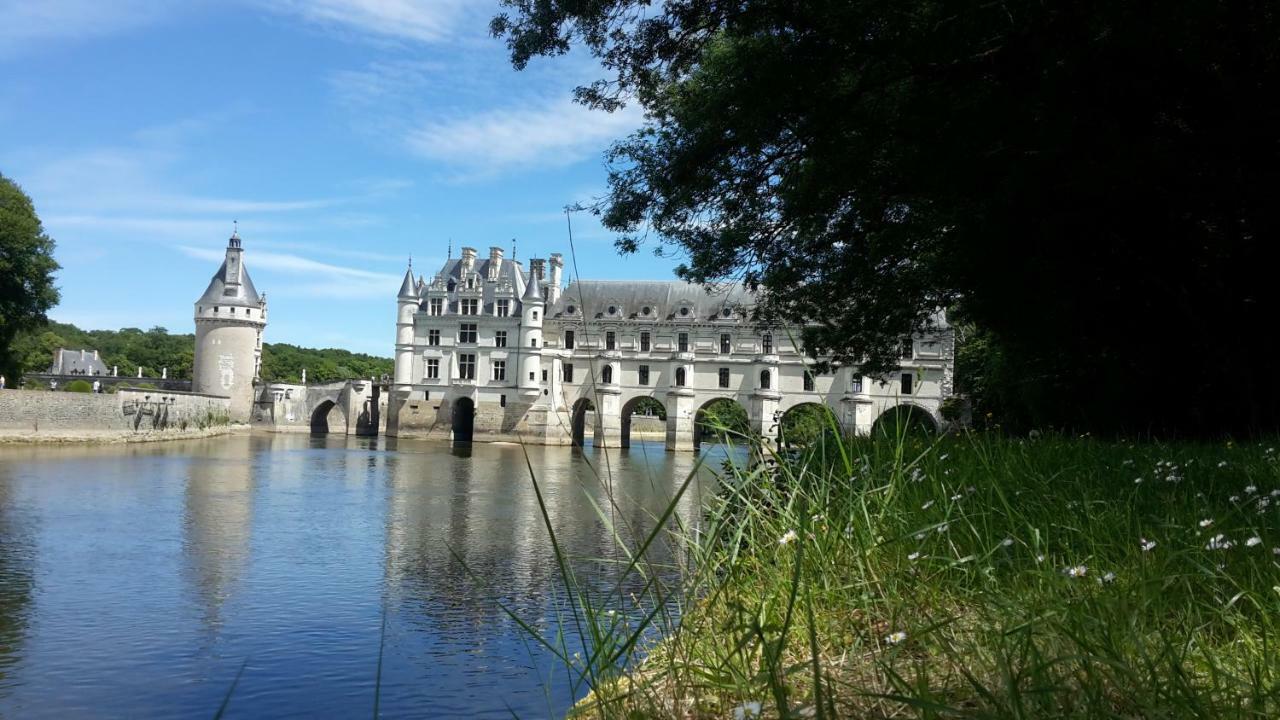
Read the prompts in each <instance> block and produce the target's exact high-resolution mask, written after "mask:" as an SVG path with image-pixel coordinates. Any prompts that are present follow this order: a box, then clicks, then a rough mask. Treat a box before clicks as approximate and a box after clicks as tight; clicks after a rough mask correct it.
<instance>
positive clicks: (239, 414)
mask: <svg viewBox="0 0 1280 720" xmlns="http://www.w3.org/2000/svg"><path fill="white" fill-rule="evenodd" d="M195 310H196V312H195V324H196V347H195V358H194V361H193V363H192V370H191V389H192V390H193V391H195V392H198V393H206V394H209V395H223V396H226V397H230V398H231V419H232V420H235V421H239V422H247V421H248V420H249V415H250V413H251V411H252V410H253V396H254V391H253V383H254V381H255V380H257V379H258V371H259V368H260V366H261V362H262V332H263V330H265V329H266V326H267V296H266V295H265V294H262V295H259V294H258V291H257V289H256V288H254V286H253V280H251V279H249V271H248V269H246V268H245V266H244V248H243V247H242V245H241V242H240V235H239V233H232V234H231V238H230V239H229V240H228V241H227V253H226V257H225V258H224V259H223V261H222V267H220V268H218V272H217V273H216V274H214V276H213V278H212V279H211V280H210V281H209V287H208V288H206V289H205V291H204V294H203V295H201V296H200V299H199V300H197V301H196V303H195Z"/></svg>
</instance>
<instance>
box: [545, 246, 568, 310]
mask: <svg viewBox="0 0 1280 720" xmlns="http://www.w3.org/2000/svg"><path fill="white" fill-rule="evenodd" d="M563 270H564V257H562V256H561V255H560V253H551V278H550V279H549V280H548V281H547V304H549V305H554V304H555V303H556V301H558V300H559V299H560V283H561V274H562V271H563Z"/></svg>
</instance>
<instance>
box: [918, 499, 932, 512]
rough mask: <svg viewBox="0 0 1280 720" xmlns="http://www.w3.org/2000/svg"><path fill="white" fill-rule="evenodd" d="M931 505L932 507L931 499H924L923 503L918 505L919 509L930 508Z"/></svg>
mask: <svg viewBox="0 0 1280 720" xmlns="http://www.w3.org/2000/svg"><path fill="white" fill-rule="evenodd" d="M931 507H933V501H932V500H926V501H925V503H924V504H923V505H921V506H920V509H921V510H928V509H929V508H931Z"/></svg>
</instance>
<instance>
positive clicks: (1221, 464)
mask: <svg viewBox="0 0 1280 720" xmlns="http://www.w3.org/2000/svg"><path fill="white" fill-rule="evenodd" d="M1226 466H1227V461H1226V460H1221V461H1219V462H1218V467H1226Z"/></svg>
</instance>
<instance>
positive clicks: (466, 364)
mask: <svg viewBox="0 0 1280 720" xmlns="http://www.w3.org/2000/svg"><path fill="white" fill-rule="evenodd" d="M458 377H459V378H461V379H463V380H475V379H476V356H475V355H472V354H470V353H462V354H461V355H458Z"/></svg>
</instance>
